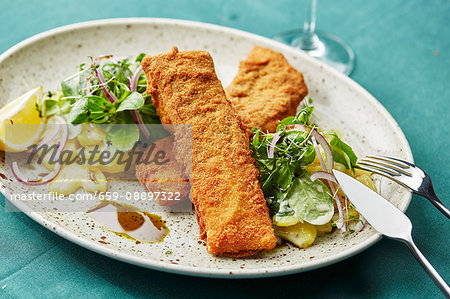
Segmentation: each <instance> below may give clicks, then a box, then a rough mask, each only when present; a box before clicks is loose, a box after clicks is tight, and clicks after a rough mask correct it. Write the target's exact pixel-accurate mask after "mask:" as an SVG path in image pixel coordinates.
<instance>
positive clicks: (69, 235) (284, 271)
mask: <svg viewBox="0 0 450 299" xmlns="http://www.w3.org/2000/svg"><path fill="white" fill-rule="evenodd" d="M121 24H149V25H150V24H152V25H155V24H163V25H166V24H170V25H180V26H189V27H197V28H202V29H209V30H211V31H222V32H227V33H231V34H234V35H238V36H241V37H244V38H245V37H248V38H251V39H254V40H259V41H263V42H264V43H266V44H267V43H268V44H273V45H276V46H277V47H278V48H282V49H283V51H285V52H290V53H292V54H295V55H297V56H301V57H302V59H304V60H309V61H310V62H311V63H312V64H315V65H317V66H318V67H320V68H323V69H324V70H325V71H326V72H329V73H332V74H333V75H334V76H336V77H339V78H341V80H345V81H347V82H348V83H349V84H350V85H351V87H352V88H353V89H355V90H357V91H358V93H361V94H363V95H364V96H365V97H366V98H367V100H369V101H370V103H371V104H372V105H374V106H376V108H377V109H378V111H379V112H380V113H381V114H382V115H383V116H384V117H385V118H386V119H387V120H388V122H389V125H390V126H391V127H392V128H394V129H395V131H396V132H395V133H396V135H397V136H398V138H399V139H400V140H401V144H402V146H403V147H404V148H405V149H406V151H405V155H406V156H407V160H408V161H410V162H411V163H414V159H413V154H412V151H411V147H410V146H409V143H408V140H407V139H406V136H405V135H404V133H403V131H402V129H401V127H400V126H399V125H398V123H397V122H396V121H395V119H394V118H393V117H392V115H391V114H390V113H389V112H388V111H387V109H386V108H385V107H384V106H383V105H382V104H381V103H380V102H379V101H378V100H377V99H376V98H375V97H374V96H373V95H372V94H370V93H369V92H368V91H367V90H366V89H364V88H363V87H362V86H361V85H359V84H358V83H357V82H355V81H354V80H353V79H351V78H349V77H347V76H346V75H344V74H342V73H340V72H338V71H337V70H335V69H333V68H332V67H330V66H328V65H326V64H325V63H323V62H321V61H318V60H316V59H314V58H312V57H310V56H308V55H307V54H305V53H302V52H300V51H298V50H296V49H294V48H292V47H290V46H288V45H285V44H282V43H280V42H277V41H275V40H272V39H270V38H267V37H264V36H261V35H258V34H254V33H250V32H247V31H243V30H239V29H235V28H230V27H226V26H221V25H216V24H210V23H204V22H198V21H189V20H180V19H169V18H140V17H139V18H137V17H132V18H109V19H99V20H92V21H86V22H79V23H74V24H69V25H65V26H60V27H57V28H53V29H50V30H47V31H44V32H41V33H38V34H36V35H33V36H31V37H28V38H27V39H25V40H23V41H21V42H19V43H17V44H15V45H14V46H12V47H10V48H9V49H7V50H6V51H5V52H3V53H2V54H1V55H0V64H1V63H2V62H3V61H4V60H6V59H7V58H8V57H10V56H11V55H12V54H14V53H15V52H17V51H18V50H20V49H21V48H24V47H27V46H29V45H31V44H33V43H34V42H37V41H39V40H41V39H43V38H47V37H50V36H52V35H57V34H62V33H65V32H69V31H72V30H79V29H83V28H88V27H94V26H108V25H121ZM0 187H1V188H0V191H1V192H2V193H3V195H4V196H5V198H6V199H7V200H8V201H9V202H10V203H12V204H13V205H14V206H15V207H16V208H18V209H19V210H21V211H22V212H23V213H24V214H26V215H27V216H28V217H30V218H31V219H33V220H34V221H36V222H37V223H39V224H40V225H42V226H43V227H45V228H47V229H49V230H50V231H52V232H54V233H56V234H57V235H59V236H61V237H63V238H65V239H67V240H69V241H71V242H73V243H74V244H77V245H79V246H81V247H84V248H86V249H89V250H91V251H94V252H96V253H99V254H101V255H104V256H107V257H110V258H113V259H116V260H119V261H122V262H126V263H130V264H133V265H137V266H141V267H145V268H149V269H153V270H158V271H164V272H169V273H175V274H183V275H189V276H197V277H208V278H263V277H274V276H282V275H288V274H295V273H300V272H305V271H311V270H314V269H317V268H321V267H325V266H328V265H332V264H334V263H337V262H340V261H342V260H344V259H347V258H350V257H352V256H354V255H356V254H358V253H360V252H362V251H363V250H366V249H367V248H369V247H370V246H372V245H374V244H375V243H376V242H377V241H379V240H380V239H381V237H382V235H381V234H380V233H378V232H376V233H375V234H374V235H373V236H371V237H369V238H368V239H366V240H364V241H363V242H361V243H359V244H357V245H355V246H353V247H351V248H349V249H346V250H343V251H341V252H339V253H337V254H335V255H333V256H330V257H325V258H321V259H318V260H315V261H310V262H308V264H307V265H306V266H299V265H295V264H293V265H292V266H283V267H279V268H275V269H258V268H257V269H235V270H229V269H214V268H196V267H192V266H184V265H173V264H168V263H164V262H160V261H156V260H148V259H145V258H144V257H138V256H134V255H130V254H127V253H123V252H117V251H115V250H114V249H112V248H108V247H107V246H104V245H100V244H96V243H95V242H92V241H90V240H87V239H84V238H80V237H78V236H77V235H76V234H74V233H73V232H71V231H69V230H67V229H65V228H64V227H61V226H59V225H57V224H55V223H53V222H50V221H47V220H45V219H44V217H43V216H42V215H41V214H40V213H38V212H33V211H31V210H30V208H29V206H27V205H25V204H22V203H21V202H14V201H11V200H10V196H9V194H8V193H9V192H7V189H6V186H4V184H3V183H0ZM411 198H412V193H410V192H408V193H406V194H405V196H404V198H403V199H402V201H401V202H402V204H401V206H400V207H399V208H400V210H402V211H403V212H405V211H406V209H407V208H408V206H409V204H410V202H411Z"/></svg>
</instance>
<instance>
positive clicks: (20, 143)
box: [0, 86, 45, 152]
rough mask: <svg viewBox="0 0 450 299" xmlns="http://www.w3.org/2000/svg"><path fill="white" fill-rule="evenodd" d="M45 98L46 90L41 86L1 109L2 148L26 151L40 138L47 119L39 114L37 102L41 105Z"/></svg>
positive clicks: (12, 150)
mask: <svg viewBox="0 0 450 299" xmlns="http://www.w3.org/2000/svg"><path fill="white" fill-rule="evenodd" d="M43 98H44V92H43V91H42V86H39V87H36V88H34V89H32V90H30V91H28V92H26V93H25V94H23V95H22V96H20V97H18V98H17V99H15V100H14V101H12V102H10V103H8V104H7V105H6V106H4V107H3V108H1V109H0V150H2V151H8V152H20V151H24V150H26V149H27V148H28V147H29V146H30V145H32V144H33V143H35V142H36V141H38V140H39V137H40V136H41V134H42V131H43V130H44V127H45V121H44V119H43V118H41V117H40V116H39V111H37V109H36V104H39V105H40V104H41V103H42V99H43ZM10 124H11V125H10ZM22 124H23V125H22ZM16 125H17V126H16ZM6 130H8V134H6ZM6 135H7V136H6Z"/></svg>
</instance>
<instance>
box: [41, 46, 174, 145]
mask: <svg viewBox="0 0 450 299" xmlns="http://www.w3.org/2000/svg"><path fill="white" fill-rule="evenodd" d="M144 56H145V54H144V53H142V54H140V55H139V56H138V57H136V59H135V60H134V61H132V60H130V59H129V58H116V57H114V56H112V55H108V56H103V57H98V58H96V59H91V64H90V65H85V64H82V65H80V67H79V71H78V72H77V73H75V74H73V75H71V76H69V77H68V78H66V79H64V80H63V81H62V82H61V94H60V95H59V96H54V95H53V94H49V96H48V97H47V98H45V99H44V102H43V109H42V111H43V114H44V116H46V117H49V116H51V115H55V114H59V115H61V116H63V117H64V118H65V119H66V120H67V122H69V123H70V124H72V125H79V124H83V123H94V124H128V125H129V126H130V127H133V126H134V128H132V129H130V128H127V129H124V130H123V131H121V130H118V131H116V130H111V131H110V132H109V133H108V134H109V135H108V141H109V142H111V144H112V146H114V147H116V148H118V149H125V148H128V147H129V146H130V144H133V143H134V142H136V141H138V140H139V139H140V132H139V127H138V126H137V124H136V123H135V119H134V118H133V115H132V113H136V112H137V113H138V114H139V115H140V118H141V119H142V121H143V123H144V124H146V125H147V124H148V125H151V124H160V123H161V121H160V119H159V117H158V115H157V114H156V109H155V107H154V106H153V104H152V101H151V98H150V95H148V94H147V93H146V86H147V80H146V78H145V75H144V74H142V73H141V74H140V76H139V77H138V78H137V86H136V89H135V90H130V87H129V86H130V78H131V77H132V76H133V74H134V73H136V71H137V70H138V68H139V66H140V62H141V61H142V59H143V58H144ZM99 78H101V79H102V80H103V81H101V80H100V79H99ZM102 82H103V83H102ZM105 90H106V91H107V93H109V96H108V95H107V94H106V93H105ZM127 127H128V126H127ZM128 130H130V131H129V132H128V133H129V135H127V136H126V137H127V138H124V139H121V138H119V136H122V137H125V136H124V135H123V133H125V131H128ZM148 131H149V132H150V135H151V136H150V140H146V142H153V141H155V140H158V139H161V138H164V137H166V136H168V135H169V133H168V132H167V131H165V130H160V129H156V130H155V134H152V133H153V132H152V131H153V129H152V128H150V127H148ZM132 139H133V140H132Z"/></svg>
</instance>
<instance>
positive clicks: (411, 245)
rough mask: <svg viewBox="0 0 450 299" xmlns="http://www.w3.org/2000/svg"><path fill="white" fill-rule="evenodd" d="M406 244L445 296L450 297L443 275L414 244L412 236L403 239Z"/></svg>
mask: <svg viewBox="0 0 450 299" xmlns="http://www.w3.org/2000/svg"><path fill="white" fill-rule="evenodd" d="M403 241H404V242H405V243H406V245H408V248H409V250H411V252H412V254H413V255H414V257H415V258H416V260H417V261H418V262H419V263H420V265H421V266H422V267H423V268H424V269H425V271H426V272H427V273H428V275H429V276H430V277H431V279H432V280H433V281H434V283H435V284H436V285H437V286H438V287H439V289H440V290H441V291H442V293H443V294H444V295H445V297H447V298H450V287H449V286H448V284H447V283H446V282H445V281H444V279H443V278H442V276H441V275H439V273H438V272H437V271H436V269H434V267H433V266H432V265H431V264H430V262H429V261H428V260H427V259H426V258H425V256H424V255H423V254H422V252H420V250H419V248H417V246H416V244H414V242H413V240H412V238H411V237H409V239H404V240H403Z"/></svg>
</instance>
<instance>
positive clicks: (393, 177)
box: [358, 162, 413, 191]
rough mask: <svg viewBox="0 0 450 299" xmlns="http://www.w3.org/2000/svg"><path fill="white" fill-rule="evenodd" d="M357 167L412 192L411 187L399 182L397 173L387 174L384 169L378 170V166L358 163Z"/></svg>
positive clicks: (399, 176)
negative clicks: (385, 178)
mask: <svg viewBox="0 0 450 299" xmlns="http://www.w3.org/2000/svg"><path fill="white" fill-rule="evenodd" d="M358 165H359V166H360V167H361V168H362V169H364V170H368V171H371V172H373V173H376V174H379V175H382V176H384V177H387V178H388V179H390V180H393V181H394V182H396V183H397V184H400V185H402V186H403V187H405V188H406V189H409V190H411V191H412V190H413V189H412V188H411V187H409V186H408V185H406V184H405V183H404V182H402V181H400V180H399V178H401V175H399V174H398V173H395V174H393V173H392V172H389V171H388V170H387V169H385V168H380V167H379V166H378V165H376V166H375V165H374V166H370V165H368V164H366V163H364V162H363V163H360V162H358Z"/></svg>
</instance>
